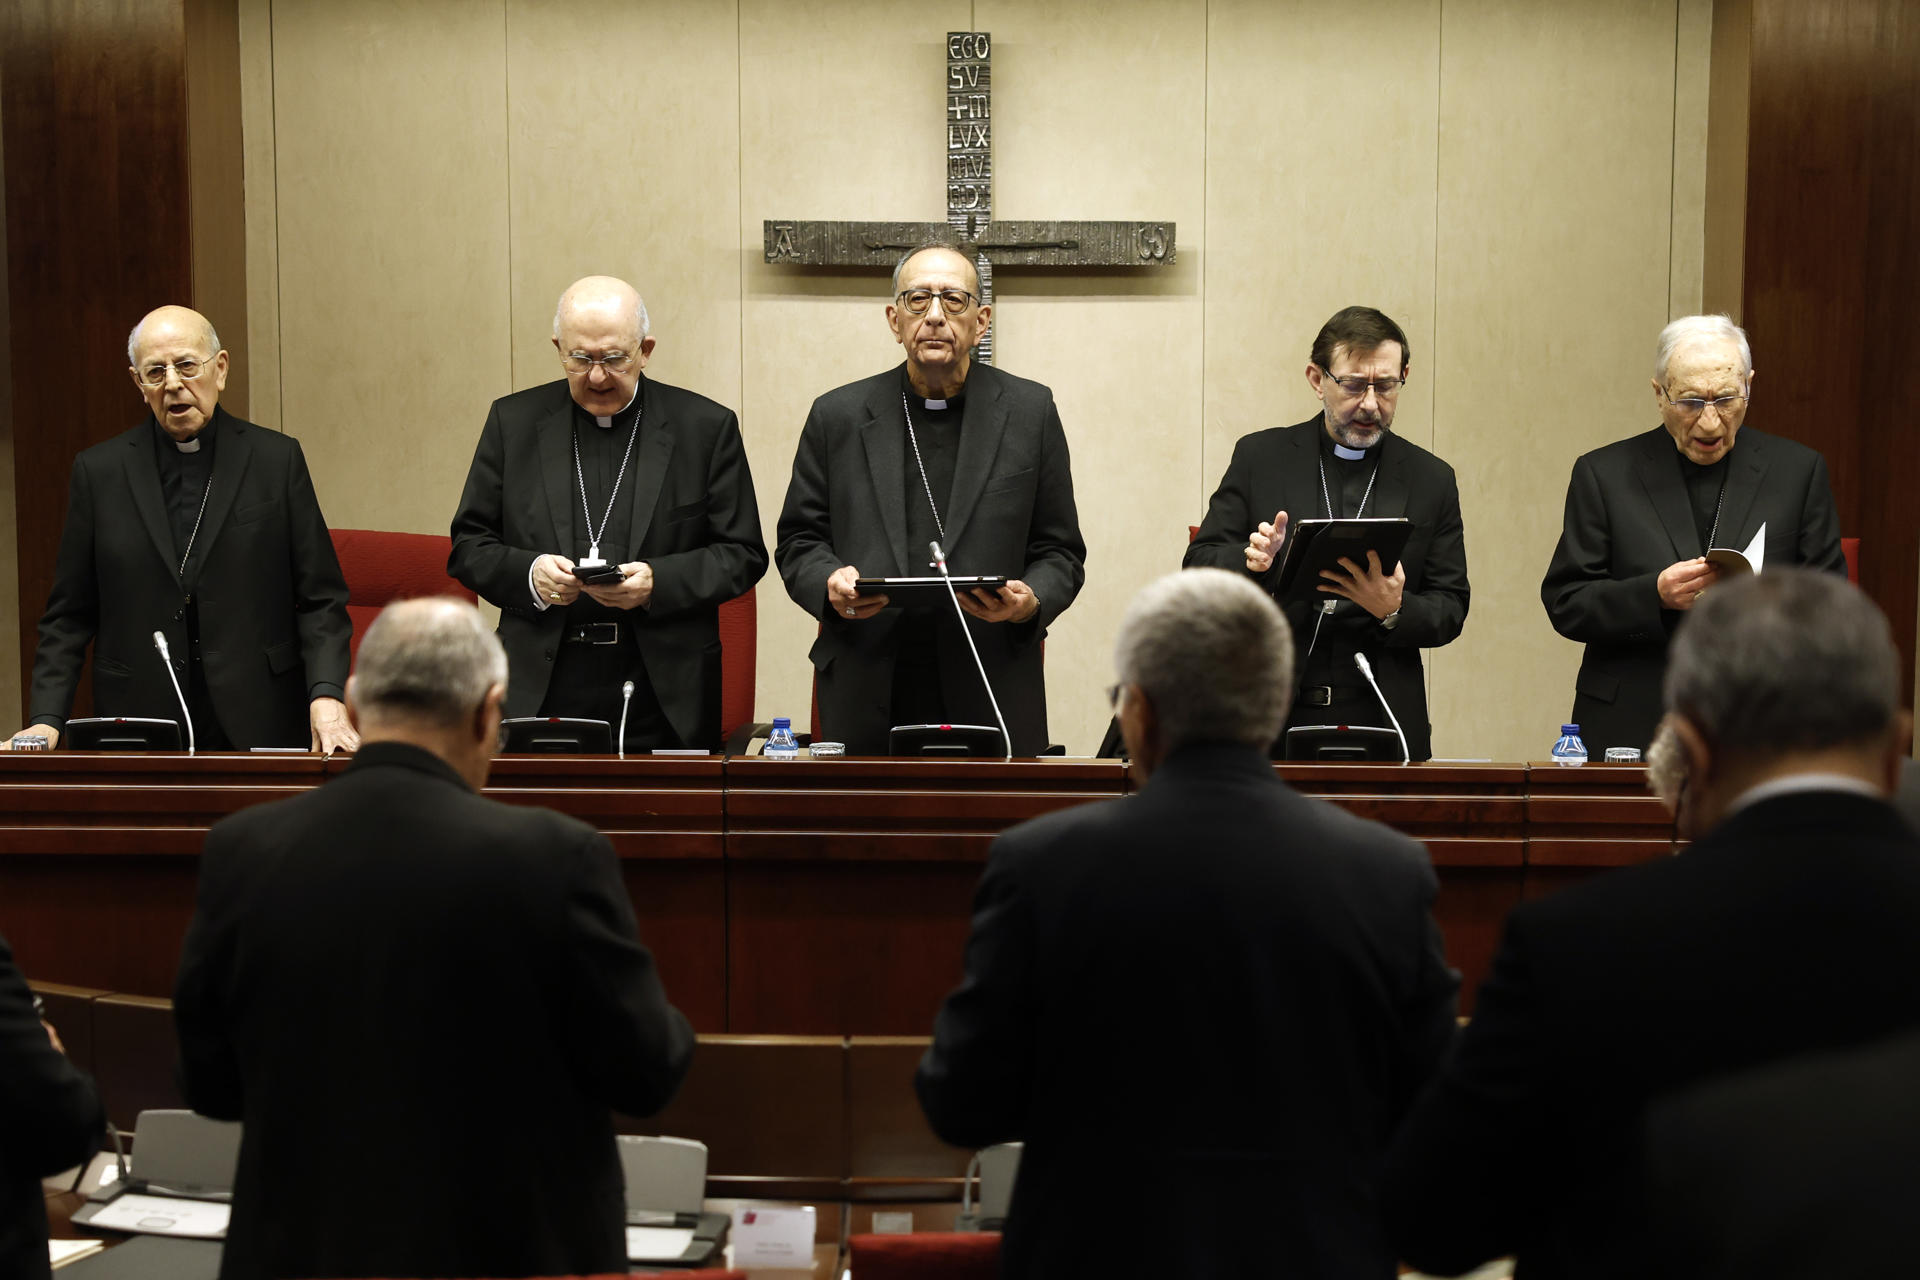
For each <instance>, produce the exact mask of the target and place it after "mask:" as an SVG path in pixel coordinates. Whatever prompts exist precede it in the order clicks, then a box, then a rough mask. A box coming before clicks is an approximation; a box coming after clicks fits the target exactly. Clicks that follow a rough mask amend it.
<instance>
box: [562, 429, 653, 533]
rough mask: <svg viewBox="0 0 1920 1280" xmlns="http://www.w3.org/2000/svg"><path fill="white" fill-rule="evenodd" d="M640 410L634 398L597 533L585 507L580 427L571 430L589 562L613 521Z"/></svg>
mask: <svg viewBox="0 0 1920 1280" xmlns="http://www.w3.org/2000/svg"><path fill="white" fill-rule="evenodd" d="M642 410H643V406H641V405H640V404H639V401H638V397H636V398H635V408H634V411H633V430H632V431H630V432H628V433H627V451H626V452H625V453H623V454H621V455H620V470H618V471H617V472H615V473H614V476H613V492H612V493H609V494H608V495H607V509H606V512H605V513H604V514H603V515H602V516H601V517H600V528H599V530H598V531H596V530H595V529H594V527H593V508H592V507H590V506H588V505H587V476H586V473H585V472H583V471H582V470H581V469H580V427H579V425H578V424H575V426H574V428H573V478H574V479H576V480H578V481H579V482H580V510H581V513H582V514H584V515H585V516H586V518H587V539H588V541H587V546H588V548H589V550H588V551H587V558H588V559H589V560H591V559H593V558H594V557H596V556H598V555H599V554H600V535H601V534H603V533H605V532H606V531H607V522H608V521H609V520H612V519H613V503H614V500H615V499H616V498H618V497H619V496H620V482H621V481H622V480H623V479H625V478H626V475H627V459H629V458H631V457H633V442H634V441H635V440H638V439H639V438H640V414H641V412H642Z"/></svg>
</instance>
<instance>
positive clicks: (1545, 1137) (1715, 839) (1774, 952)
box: [1382, 568, 1920, 1280]
mask: <svg viewBox="0 0 1920 1280" xmlns="http://www.w3.org/2000/svg"><path fill="white" fill-rule="evenodd" d="M1665 679H1666V685H1665V695H1664V701H1665V706H1666V719H1665V721H1664V724H1665V725H1666V726H1667V727H1668V728H1670V729H1671V731H1672V734H1673V740H1674V741H1675V742H1676V743H1677V744H1678V748H1679V751H1680V754H1681V755H1682V757H1683V758H1684V774H1685V776H1684V779H1683V780H1682V781H1681V782H1680V783H1679V785H1678V787H1677V791H1678V801H1679V813H1678V821H1679V823H1680V828H1681V830H1682V831H1683V832H1686V833H1690V834H1692V835H1693V837H1694V843H1693V844H1692V845H1691V847H1689V848H1688V849H1687V850H1686V851H1685V853H1683V854H1682V855H1681V856H1679V857H1675V858H1665V859H1661V860H1660V861H1658V862H1654V863H1651V864H1648V865H1645V866H1640V867H1634V868H1631V869H1627V870H1622V871H1614V872H1609V873H1607V874H1605V875H1603V876H1601V877H1599V878H1598V879H1596V880H1592V881H1589V882H1588V883H1585V884H1582V885H1579V886H1576V887H1574V888H1569V889H1564V890H1562V891H1560V892H1559V893H1556V894H1554V895H1553V896H1552V897H1549V898H1545V899H1542V900H1540V901H1538V902H1530V903H1527V904H1525V905H1523V906H1521V907H1519V908H1517V909H1516V910H1515V911H1514V912H1513V914H1512V915H1510V916H1509V917H1508V918H1507V924H1506V933H1505V936H1504V938H1503V939H1502V941H1501V944H1500V950H1499V953H1498V954H1497V955H1496V957H1495V959H1494V963H1493V968H1492V972H1491V974H1490V976H1489V977H1488V978H1487V980H1486V981H1485V982H1484V983H1483V984H1482V985H1481V987H1480V990H1479V995H1478V999H1477V1002H1476V1005H1475V1009H1474V1016H1473V1022H1472V1025H1471V1026H1469V1027H1468V1028H1467V1030H1466V1033H1465V1034H1464V1035H1463V1036H1462V1038H1461V1043H1460V1049H1459V1052H1458V1053H1456V1054H1455V1055H1454V1057H1453V1058H1451V1059H1450V1060H1449V1061H1448V1064H1447V1066H1446V1068H1445V1069H1444V1070H1443V1071H1442V1073H1441V1075H1440V1077H1439V1079H1438V1080H1437V1081H1436V1082H1435V1084H1434V1087H1433V1088H1432V1090H1431V1091H1429V1093H1428V1094H1427V1095H1426V1096H1425V1097H1424V1098H1423V1099H1422V1100H1421V1102H1420V1105H1419V1106H1418V1107H1416V1108H1415V1110H1414V1113H1413V1115H1412V1116H1411V1117H1410V1118H1409V1120H1408V1122H1407V1125H1406V1127H1405V1128H1404V1129H1403V1130H1402V1131H1401V1133H1400V1135H1399V1136H1398V1138H1397V1139H1396V1140H1395V1146H1394V1151H1393V1154H1392V1156H1391V1157H1390V1159H1389V1162H1388V1164H1387V1169H1386V1183H1385V1187H1384V1191H1383V1197H1382V1202H1383V1204H1384V1206H1385V1209H1386V1213H1387V1219H1388V1223H1389V1226H1390V1228H1391V1230H1392V1231H1393V1238H1394V1243H1395V1244H1396V1245H1397V1246H1398V1247H1399V1249H1400V1252H1401V1255H1402V1256H1403V1257H1404V1258H1405V1259H1406V1261H1408V1262H1409V1263H1411V1264H1413V1265H1414V1266H1416V1267H1418V1268H1420V1269H1421V1270H1423V1271H1428V1272H1434V1273H1438V1274H1443V1275H1455V1274H1458V1273H1460V1272H1463V1271H1467V1270H1470V1269H1471V1268H1473V1267H1476V1266H1478V1265H1480V1264H1481V1263H1483V1262H1486V1261H1488V1260H1490V1259H1493V1258H1498V1257H1502V1256H1504V1255H1507V1254H1516V1255H1517V1257H1518V1267H1519V1271H1518V1274H1520V1275H1521V1276H1523V1277H1527V1280H1540V1278H1542V1277H1548V1278H1551V1277H1559V1276H1593V1277H1602V1276H1605V1277H1616V1276H1625V1275H1641V1274H1645V1273H1646V1271H1647V1270H1648V1269H1649V1264H1648V1261H1647V1244H1646V1231H1645V1213H1644V1207H1643V1184H1642V1180H1641V1177H1640V1168H1641V1160H1640V1153H1639V1151H1638V1150H1637V1146H1636V1142H1635V1139H1634V1136H1633V1135H1634V1134H1635V1132H1636V1126H1637V1125H1638V1123H1639V1122H1640V1120H1641V1118H1642V1117H1643V1115H1644V1114H1645V1112H1646V1109H1647V1106H1648V1104H1649V1103H1650V1102H1651V1101H1653V1100H1654V1099H1656V1098H1659V1097H1662V1096H1663V1095H1666V1094H1669V1093H1672V1092H1675V1091H1677V1090H1680V1089H1684V1088H1687V1087H1689V1086H1692V1085H1695V1084H1698V1083H1700V1082H1703V1081H1706V1080H1710V1079H1712V1078H1715V1077H1718V1076H1722V1075H1726V1074H1729V1073H1731V1072H1735V1071H1740V1070H1744V1069H1747V1068H1750V1067H1757V1066H1759V1065H1761V1064H1764V1063H1768V1062H1774V1061H1778V1060H1781V1059H1785V1058H1788V1057H1792V1056H1794V1055H1796V1054H1801V1053H1806V1052H1809V1051H1814V1050H1823V1049H1833V1048H1839V1047H1842V1046H1846V1045H1853V1044H1859V1043H1862V1042H1865V1041H1867V1040H1870V1039H1874V1038H1876V1037H1880V1036H1883V1035H1888V1034H1891V1033H1894V1032H1896V1031H1899V1030H1902V1029H1904V1028H1909V1027H1916V1028H1920V985H1916V984H1915V983H1914V982H1913V980H1912V975H1913V974H1914V973H1915V972H1916V971H1917V970H1920V930H1916V929H1915V927H1914V924H1915V922H1916V921H1920V837H1916V835H1915V834H1914V832H1913V831H1912V829H1910V828H1909V827H1908V826H1907V825H1906V823H1905V822H1903V821H1902V820H1901V818H1900V816H1899V814H1897V813H1896V812H1895V811H1894V809H1893V808H1892V806H1891V805H1889V804H1888V803H1887V800H1886V796H1887V793H1888V791H1889V790H1890V789H1891V787H1892V785H1893V780H1894V778H1895V776H1896V775H1897V772H1898V769H1899V764H1900V757H1901V748H1902V745H1903V743H1904V742H1905V740H1906V733H1907V730H1908V723H1907V717H1906V714H1905V713H1904V712H1903V711H1901V710H1899V708H1898V702H1897V700H1898V698H1899V694H1900V676H1899V670H1898V665H1897V657H1896V654H1895V651H1894V647H1893V639H1892V636H1891V635H1890V633H1889V632H1888V629H1887V622H1886V619H1885V618H1884V617H1882V616H1881V614H1880V611H1879V610H1878V609H1876V608H1875V607H1874V605H1873V602H1872V601H1870V600H1868V599H1867V598H1866V596H1864V595H1862V594H1861V593H1860V592H1859V591H1858V590H1857V589H1855V588H1854V587H1852V586H1849V585H1848V584H1847V582H1846V581H1845V580H1844V579H1842V578H1839V577H1837V576H1834V575H1831V574H1826V573H1821V572H1816V571H1814V570H1810V569H1792V568H1788V569H1778V570H1775V569H1768V570H1767V571H1766V572H1765V573H1763V574H1760V575H1757V576H1749V577H1745V578H1741V579H1738V580H1736V581H1733V582H1722V583H1720V584H1719V585H1717V586H1715V587H1714V588H1713V589H1712V590H1711V591H1709V592H1707V594H1706V596H1705V597H1704V598H1703V599H1702V600H1701V601H1700V602H1699V603H1698V605H1696V606H1695V607H1694V609H1693V611H1692V618H1691V620H1690V621H1689V622H1688V623H1687V625H1686V626H1685V627H1684V628H1682V629H1681V630H1680V631H1679V633H1678V634H1677V635H1676V637H1675V638H1674V642H1673V648H1672V652H1671V658H1670V660H1669V662H1668V665H1667V671H1666V677H1665ZM1661 736H1662V737H1664V733H1663V734H1662V735H1661ZM1656 741H1659V739H1658V738H1656ZM1665 752H1666V748H1665V746H1664V745H1662V746H1661V750H1660V753H1659V754H1661V755H1664V754H1665Z"/></svg>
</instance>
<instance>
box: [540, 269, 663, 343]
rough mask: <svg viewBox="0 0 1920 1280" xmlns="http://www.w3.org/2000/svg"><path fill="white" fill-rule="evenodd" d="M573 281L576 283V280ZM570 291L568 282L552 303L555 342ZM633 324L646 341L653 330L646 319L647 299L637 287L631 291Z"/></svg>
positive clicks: (571, 286)
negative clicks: (557, 299)
mask: <svg viewBox="0 0 1920 1280" xmlns="http://www.w3.org/2000/svg"><path fill="white" fill-rule="evenodd" d="M575 283H576V284H577V283H578V281H575ZM629 287H630V288H631V286H629ZM572 292H573V285H571V284H570V285H568V286H567V287H566V288H565V289H562V290H561V291H560V300H559V301H558V302H556V303H554V304H553V337H554V340H555V341H556V342H557V341H559V338H560V316H561V313H563V312H564V311H566V309H567V296H568V295H569V294H571V293H572ZM633 326H634V329H635V330H636V331H637V332H638V333H639V334H640V340H641V341H643V342H644V341H646V338H647V335H648V334H650V333H651V332H653V322H652V321H650V320H648V319H647V301H646V299H645V298H642V297H641V296H640V291H639V290H638V289H634V291H633Z"/></svg>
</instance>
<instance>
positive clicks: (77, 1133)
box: [0, 938, 106, 1280]
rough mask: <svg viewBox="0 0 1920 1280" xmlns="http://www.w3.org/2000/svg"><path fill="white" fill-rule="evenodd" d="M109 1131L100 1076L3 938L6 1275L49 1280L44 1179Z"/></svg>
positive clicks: (0, 1060)
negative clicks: (40, 1000)
mask: <svg viewBox="0 0 1920 1280" xmlns="http://www.w3.org/2000/svg"><path fill="white" fill-rule="evenodd" d="M105 1133H106V1114H105V1113H104V1112H103V1111H102V1110H101V1108H100V1098H99V1095H98V1094H96V1093H95V1092H94V1089H93V1082H92V1081H91V1080H89V1079H87V1077H86V1076H85V1075H84V1074H83V1073H82V1072H81V1071H80V1070H79V1069H78V1068H77V1067H75V1066H74V1065H73V1064H72V1063H71V1062H69V1061H67V1056H66V1053H65V1051H64V1048H63V1046H62V1045H61V1043H60V1038H59V1037H58V1036H57V1035H55V1034H54V1031H53V1028H52V1026H50V1025H48V1024H47V1023H45V1022H42V1021H41V1020H40V1015H39V1014H38V1013H36V1012H35V1010H34V1007H33V992H32V991H30V990H28V988H27V980H26V979H25V978H23V977H21V976H20V970H19V969H17V968H15V967H14V963H13V951H12V949H11V948H9V947H8V946H7V942H6V939H4V938H0V1280H45V1277H46V1276H47V1275H48V1274H49V1268H48V1264H47V1206H46V1192H45V1191H44V1190H43V1189H42V1188H41V1185H40V1179H41V1178H44V1177H46V1176H47V1175H49V1174H54V1173H58V1172H60V1171H61V1170H62V1169H71V1168H72V1167H73V1166H74V1165H77V1164H79V1163H80V1162H81V1161H83V1160H85V1159H87V1158H88V1157H89V1156H91V1155H92V1154H93V1153H94V1151H95V1150H96V1149H98V1147H99V1146H100V1139H101V1137H102V1136H103V1135H104V1134H105Z"/></svg>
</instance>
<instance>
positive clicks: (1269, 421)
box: [1183, 0, 1440, 524]
mask: <svg viewBox="0 0 1920 1280" xmlns="http://www.w3.org/2000/svg"><path fill="white" fill-rule="evenodd" d="M1208 11H1209V14H1210V24H1211V29H1210V31H1209V34H1208V40H1207V51H1208V71H1207V177H1206V186H1207V206H1206V207H1207V228H1206V239H1207V273H1206V363H1205V369H1206V401H1205V403H1206V423H1205V436H1204V439H1205V450H1204V459H1203V465H1202V467H1201V473H1200V475H1199V476H1198V477H1196V484H1195V487H1194V488H1193V489H1190V490H1189V497H1188V515H1187V518H1186V519H1185V520H1184V521H1183V523H1186V524H1197V523H1199V521H1200V518H1201V516H1202V515H1204V514H1205V513H1206V503H1207V499H1208V497H1209V496H1211V495H1212V493H1213V490H1214V488H1215V487H1216V486H1217V485H1218V484H1219V483H1220V477H1221V476H1222V475H1223V474H1225V472H1226V469H1227V461H1228V459H1229V458H1231V457H1232V454H1233V446H1234V442H1235V441H1237V440H1239V439H1240V437H1242V436H1244V435H1247V434H1249V433H1250V432H1254V431H1260V430H1264V429H1265V428H1267V427H1277V426H1286V425H1288V424H1290V423H1295V422H1299V421H1301V420H1302V419H1304V418H1307V417H1309V416H1310V415H1312V414H1313V413H1315V412H1317V411H1318V410H1319V407H1320V403H1319V401H1318V400H1316V399H1315V398H1314V396H1313V392H1312V390H1311V389H1310V388H1309V387H1308V386H1307V382H1306V377H1305V370H1306V366H1307V351H1308V349H1309V348H1310V347H1311V346H1312V343H1313V336H1314V334H1315V333H1317V332H1318V331H1319V329H1320V326H1321V325H1322V324H1324V323H1325V322H1326V319H1327V317H1328V316H1330V315H1332V314H1333V313H1334V312H1336V311H1338V310H1340V309H1341V308H1342V307H1346V306H1352V305H1362V306H1373V307H1378V308H1380V309H1381V310H1382V311H1385V312H1386V313H1387V314H1388V315H1390V316H1392V317H1393V318H1394V319H1395V320H1396V321H1398V322H1399V323H1400V325H1401V327H1402V328H1404V329H1405V330H1406V332H1407V342H1408V344H1409V345H1410V346H1411V347H1412V349H1413V371H1412V380H1411V382H1410V383H1409V385H1408V387H1407V390H1406V392H1405V394H1404V395H1403V396H1402V397H1401V404H1400V407H1399V410H1398V412H1397V414H1396V418H1395V423H1394V429H1395V430H1396V431H1399V432H1401V433H1402V434H1403V435H1405V436H1406V437H1407V438H1408V439H1410V440H1413V441H1414V442H1415V443H1417V444H1420V445H1422V446H1424V447H1429V448H1430V447H1432V444H1433V367H1434V366H1433V352H1434V328H1433V271H1434V256H1433V255H1434V158H1435V153H1434V139H1435V135H1436V132H1437V130H1438V117H1437V106H1436V104H1437V101H1438V98H1439V65H1440V4H1439V0H1386V2H1385V3H1381V4H1376V5H1372V6H1355V5H1349V4H1343V3H1339V2H1338V0H1293V2H1291V3H1285V4H1275V3H1271V0H1216V2H1215V3H1212V4H1210V5H1209V6H1208ZM1389 33H1390V34H1389ZM1362 50H1364V51H1365V52H1364V53H1362V52H1361V51H1362ZM1356 93H1358V94H1360V95H1362V97H1363V99H1364V102H1365V107H1364V110H1361V109H1356V106H1355V95H1356ZM1269 514H1271V513H1269ZM1293 514H1299V513H1293ZM1313 514H1320V513H1313Z"/></svg>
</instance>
